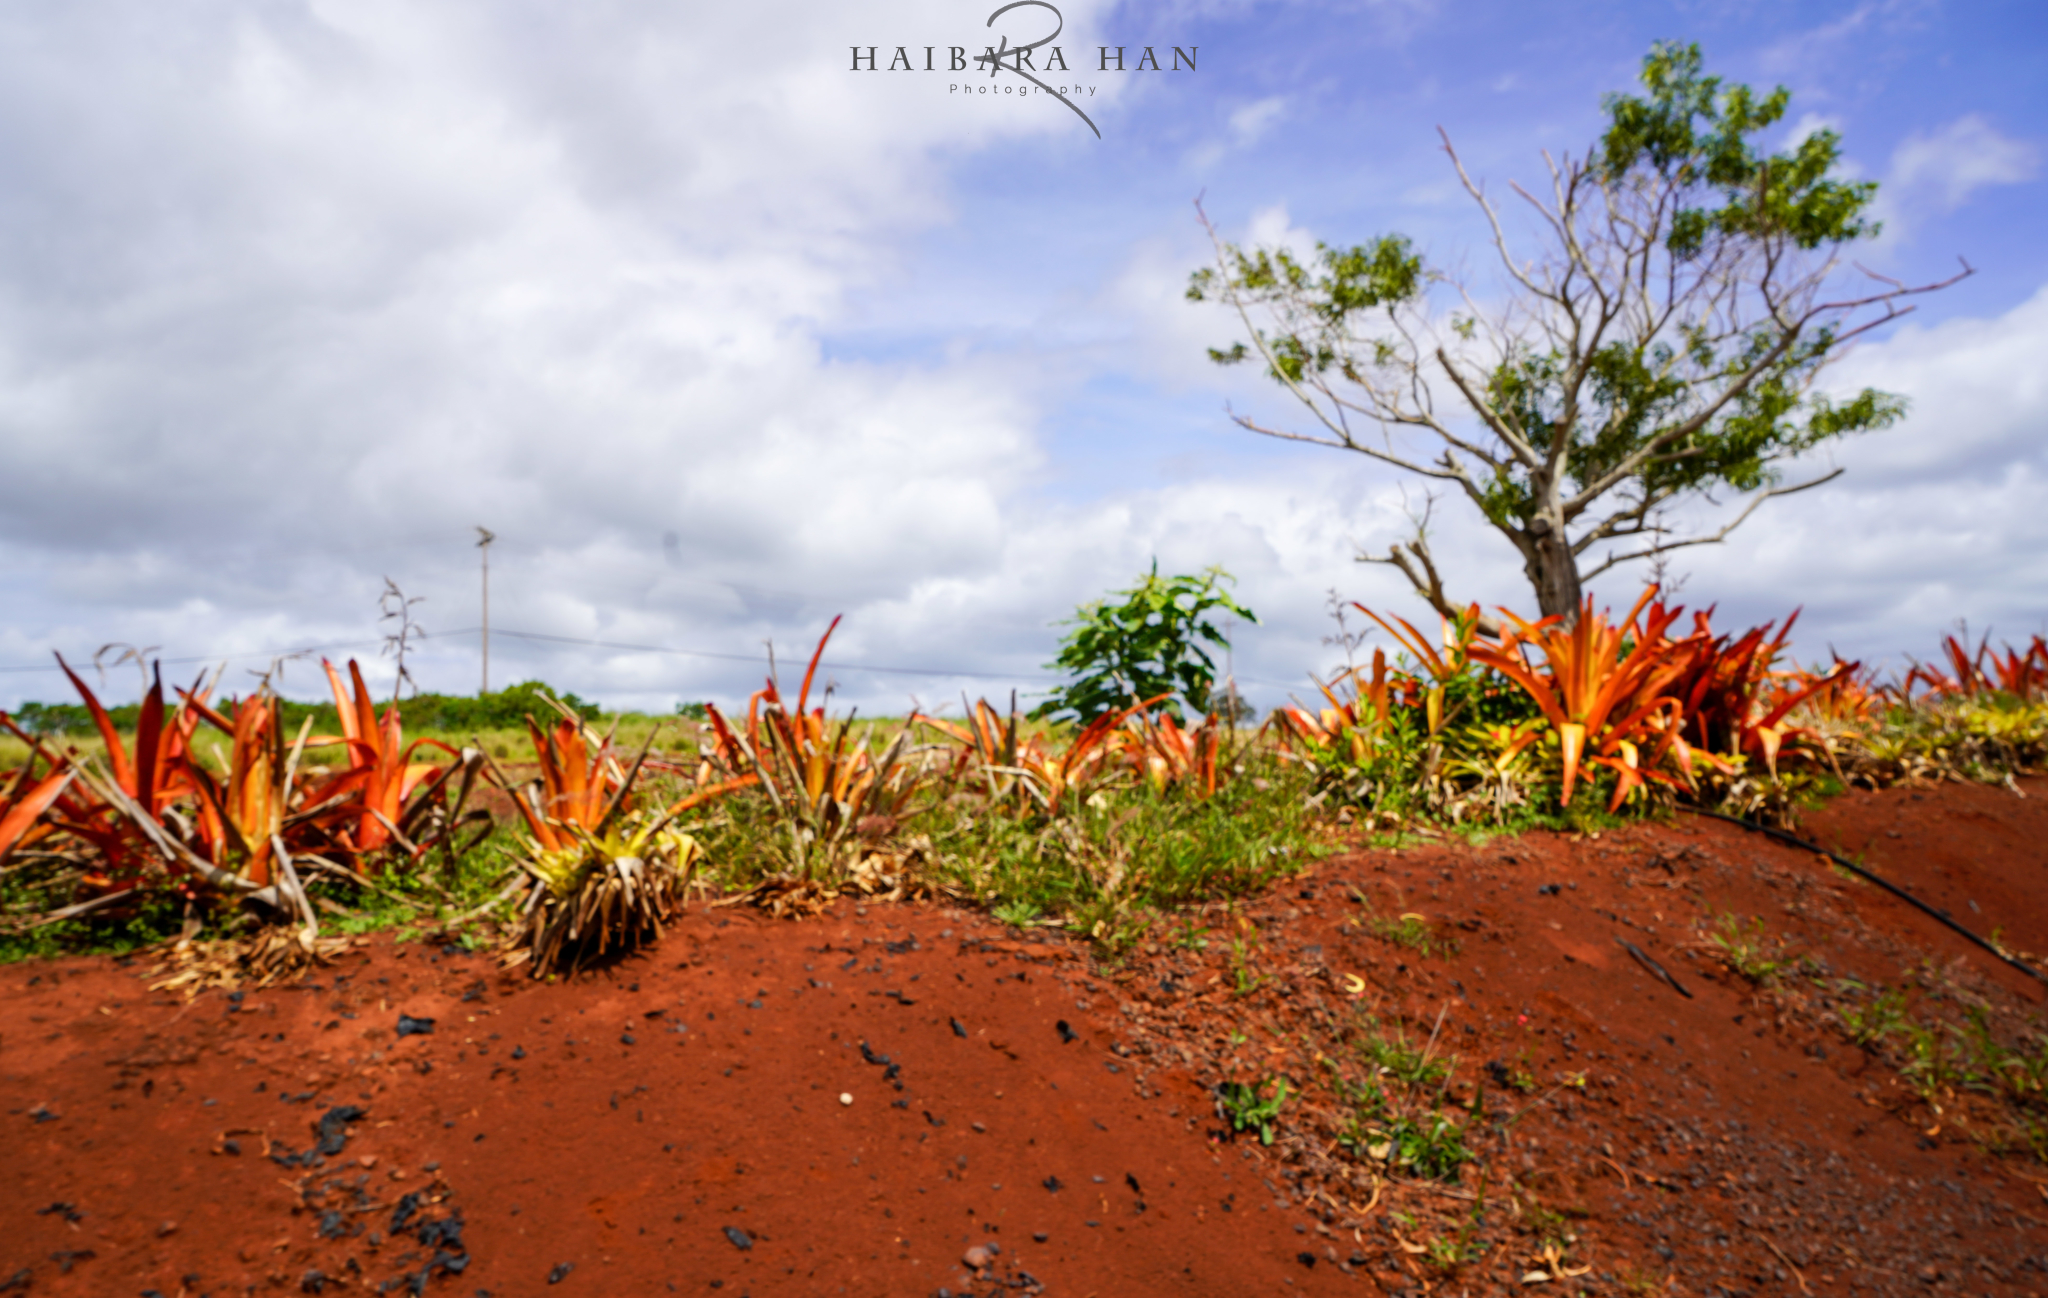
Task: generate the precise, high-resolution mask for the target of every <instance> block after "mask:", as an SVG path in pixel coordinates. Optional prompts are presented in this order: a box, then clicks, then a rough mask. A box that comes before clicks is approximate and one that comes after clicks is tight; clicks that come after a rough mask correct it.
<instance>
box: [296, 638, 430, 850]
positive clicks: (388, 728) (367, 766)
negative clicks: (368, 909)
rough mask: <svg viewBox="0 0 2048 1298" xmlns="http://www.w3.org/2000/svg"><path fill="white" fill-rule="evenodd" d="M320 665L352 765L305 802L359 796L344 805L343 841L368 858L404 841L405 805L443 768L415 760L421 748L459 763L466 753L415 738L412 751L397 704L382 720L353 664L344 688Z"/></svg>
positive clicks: (317, 741) (324, 740)
mask: <svg viewBox="0 0 2048 1298" xmlns="http://www.w3.org/2000/svg"><path fill="white" fill-rule="evenodd" d="M320 666H321V667H322V668H323V669H325V670H326V672H327V684H328V688H329V689H330V690H331V692H332V693H333V695H334V710H335V713H336V715H337V716H339V718H340V720H341V743H342V744H344V745H345V746H346V748H347V751H348V754H349V766H348V769H347V770H345V771H343V772H341V773H340V774H338V775H336V776H334V777H332V778H330V779H329V780H328V781H326V782H325V783H324V784H322V785H320V786H319V787H318V788H317V789H314V790H312V791H310V792H309V794H308V796H307V799H306V800H307V802H308V803H309V804H311V805H318V804H320V803H324V802H328V801H330V800H332V799H334V798H336V797H338V796H342V795H345V794H348V793H351V792H353V793H355V794H356V797H355V798H354V799H352V800H350V801H349V802H347V803H344V804H343V808H342V813H343V816H344V818H346V819H348V820H350V821H351V822H352V823H351V824H350V825H349V827H348V828H347V829H345V830H343V831H342V837H343V842H344V845H345V846H347V847H348V848H349V849H350V850H351V851H352V852H353V854H354V855H356V856H357V857H359V858H360V857H367V856H369V855H370V854H372V853H375V852H378V851H381V850H382V849H384V848H385V847H388V846H391V845H392V844H394V843H397V842H399V841H400V839H399V835H398V834H397V832H396V829H397V826H399V825H400V824H402V823H404V821H405V820H406V817H407V803H408V802H410V801H411V799H412V797H413V795H414V793H415V792H417V791H418V790H419V788H420V786H421V784H422V783H424V782H425V781H427V780H429V779H431V778H432V777H433V776H434V775H435V774H437V773H438V772H439V771H440V769H441V768H440V767H438V766H436V765H435V764H434V763H432V762H417V761H414V760H413V756H414V754H416V753H418V752H419V750H420V749H421V748H436V749H439V750H440V751H442V752H444V753H446V754H448V755H449V756H450V757H453V758H456V759H457V760H460V759H461V756H462V754H461V753H460V752H459V751H458V750H457V749H455V748H454V747H452V746H450V745H448V744H446V743H443V742H442V741H441V740H439V739H426V738H422V739H416V740H414V741H413V742H412V744H411V745H410V746H408V745H407V744H406V743H405V731H404V726H403V723H402V721H401V720H400V717H399V711H398V704H397V703H396V702H393V703H391V704H390V705H388V706H387V707H386V708H385V709H384V714H383V716H381V717H379V716H378V715H377V705H376V700H375V698H374V697H373V696H372V695H371V693H370V688H369V685H368V684H367V683H366V682H365V681H364V680H363V672H362V668H361V667H360V666H358V665H357V663H356V661H355V659H353V658H351V659H349V663H348V674H349V681H348V685H347V686H344V685H343V684H342V680H341V673H339V672H338V671H336V670H335V668H334V664H333V663H331V662H328V661H327V660H326V659H324V658H323V659H321V661H320ZM311 742H312V743H313V744H315V745H329V744H333V743H334V742H335V741H334V740H333V739H332V738H315V739H314V740H312V741H311ZM408 850H409V851H411V852H412V853H413V854H415V855H416V854H417V851H418V849H417V848H416V847H411V846H408Z"/></svg>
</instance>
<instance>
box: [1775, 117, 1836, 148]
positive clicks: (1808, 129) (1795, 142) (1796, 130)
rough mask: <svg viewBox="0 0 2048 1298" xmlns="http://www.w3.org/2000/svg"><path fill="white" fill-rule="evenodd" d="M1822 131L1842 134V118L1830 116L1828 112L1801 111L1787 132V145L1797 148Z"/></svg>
mask: <svg viewBox="0 0 2048 1298" xmlns="http://www.w3.org/2000/svg"><path fill="white" fill-rule="evenodd" d="M1822 131H1833V132H1835V133H1836V134H1837V135H1839V134H1841V131H1842V119H1841V118H1839V117H1834V116H1830V115H1829V114H1827V113H1801V114H1800V116H1799V120H1798V121H1796V122H1794V123H1792V129H1791V130H1789V131H1787V132H1786V133H1785V147H1786V148H1788V149H1796V148H1798V147H1799V146H1800V145H1801V144H1804V143H1805V142H1806V141H1807V139H1808V138H1810V137H1812V136H1815V135H1818V134H1820V132H1822Z"/></svg>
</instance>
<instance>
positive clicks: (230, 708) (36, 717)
mask: <svg viewBox="0 0 2048 1298" xmlns="http://www.w3.org/2000/svg"><path fill="white" fill-rule="evenodd" d="M547 695H552V696H553V697H554V698H556V699H559V700H561V702H562V704H563V706H565V707H568V708H573V709H574V710H575V711H576V712H577V714H578V715H580V716H582V717H584V718H586V719H595V718H597V717H598V716H600V715H602V713H603V709H601V708H600V707H599V706H598V705H597V704H595V703H591V702H588V701H587V700H584V699H581V698H578V697H577V696H576V695H575V694H574V693H572V692H571V691H568V690H557V689H555V688H553V687H552V686H550V685H548V684H547V683H546V682H544V681H521V682H520V683H519V684H517V685H512V686H508V687H507V688H505V689H502V690H493V691H491V692H490V693H487V694H478V695H473V696H464V695H460V694H415V695H411V696H409V697H407V698H406V699H404V700H403V701H402V702H400V704H399V715H400V716H402V717H403V718H404V719H405V728H406V730H407V731H409V732H412V731H435V732H438V733H442V734H466V733H469V732H472V731H483V730H506V729H515V728H517V727H519V726H521V725H523V724H525V719H526V717H527V716H528V715H529V714H531V715H532V716H533V717H534V719H535V720H537V721H540V722H541V723H542V724H544V725H545V724H546V723H547V722H548V720H549V719H550V718H552V717H555V716H556V715H558V714H557V713H556V712H555V710H554V709H553V708H551V707H549V706H548V702H547V698H546V697H544V696H547ZM283 704H284V722H285V730H286V733H288V734H296V733H298V729H299V727H300V726H302V725H304V724H305V719H306V718H307V717H309V716H310V717H312V718H313V730H314V732H315V733H316V734H339V733H341V720H340V718H339V717H338V716H336V715H335V711H334V704H333V703H332V702H327V703H299V702H295V701H293V700H291V699H286V700H284V701H283ZM216 706H217V708H218V710H219V711H220V712H222V713H223V714H224V715H227V716H233V715H234V705H233V704H232V703H223V704H217V705H216ZM692 708H696V709H699V710H701V708H702V705H701V704H695V705H685V706H684V707H683V708H679V709H678V712H679V713H681V714H684V715H688V714H689V713H690V711H691V709H692ZM140 711H141V704H139V703H124V704H122V705H120V706H119V707H109V708H108V709H107V715H108V716H110V717H112V718H113V721H114V725H115V726H116V727H118V728H119V729H122V730H133V729H134V728H135V721H136V717H137V715H138V714H139V713H140ZM378 712H379V714H380V715H381V714H382V712H383V708H382V707H379V708H378ZM13 716H14V719H15V721H16V722H18V723H19V724H20V726H21V728H22V729H24V730H27V731H29V732H30V733H32V734H37V735H66V734H69V735H89V734H91V733H93V723H92V714H91V713H90V712H88V711H86V708H85V705H84V704H83V703H24V704H22V705H21V707H20V708H18V709H16V710H15V711H14V713H13Z"/></svg>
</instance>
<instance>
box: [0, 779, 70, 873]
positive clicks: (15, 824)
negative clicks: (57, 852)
mask: <svg viewBox="0 0 2048 1298" xmlns="http://www.w3.org/2000/svg"><path fill="white" fill-rule="evenodd" d="M22 775H23V776H24V777H25V776H26V775H27V771H26V770H25V769H24V771H23V772H22ZM76 775H77V772H75V771H73V770H71V769H70V768H69V767H68V766H60V767H59V768H58V769H56V770H54V771H51V772H50V773H49V774H48V775H45V776H44V777H43V778H42V779H41V780H39V781H38V782H37V783H36V786H35V787H34V788H32V789H30V790H29V791H28V792H27V793H24V794H21V795H20V796H19V797H16V798H14V799H13V800H12V801H10V802H6V803H0V806H4V807H5V808H6V813H5V814H4V815H0V862H4V861H5V860H6V859H7V855H8V853H10V852H12V851H13V850H14V849H15V847H16V846H18V845H19V844H20V843H21V841H22V839H24V838H25V837H27V835H28V832H29V829H30V827H32V826H33V825H34V824H35V823H36V821H37V820H38V819H39V818H41V816H42V814H43V813H44V812H46V811H48V810H49V809H50V808H51V807H52V806H54V805H55V804H56V802H57V799H58V798H59V797H61V796H62V795H63V793H64V790H65V789H66V788H67V787H69V785H70V784H71V781H72V780H73V779H74V778H75V777H76ZM24 782H25V780H24V779H23V778H20V777H17V779H16V785H17V787H19V785H20V784H22V783H24Z"/></svg>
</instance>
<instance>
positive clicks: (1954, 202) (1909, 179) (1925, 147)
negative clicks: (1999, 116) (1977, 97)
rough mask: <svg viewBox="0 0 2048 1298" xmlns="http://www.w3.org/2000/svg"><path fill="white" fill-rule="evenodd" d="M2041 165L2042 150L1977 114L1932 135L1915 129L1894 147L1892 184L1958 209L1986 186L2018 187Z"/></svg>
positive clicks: (1948, 209)
mask: <svg viewBox="0 0 2048 1298" xmlns="http://www.w3.org/2000/svg"><path fill="white" fill-rule="evenodd" d="M2040 168H2041V151H2040V149H2038V148H2037V147H2035V146H2034V145H2033V144H2030V143H2028V142H2027V141H2025V140H2015V139H2013V138H2011V137H2010V136H2006V135H2001V134H2000V133H1999V132H1998V131H1997V130H1996V129H1995V128H1994V127H1993V126H1992V125H1991V124H1990V123H1989V122H1987V121H1985V120H1984V119H1983V118H1982V117H1980V116H1978V115H1977V114H1975V113H1971V114H1968V115H1966V116H1963V117H1959V118H1957V119H1956V120H1955V121H1953V122H1950V123H1949V124H1948V125H1947V126H1945V127H1943V128H1942V129H1940V130H1939V131H1935V132H1932V133H1924V132H1915V133H1914V134H1912V135H1910V136H1908V137H1907V138H1906V140H1905V142H1904V143H1902V144H1900V145H1899V147H1898V148H1897V149H1895V150H1893V151H1892V170H1891V183H1892V184H1894V185H1897V186H1899V187H1900V188H1903V189H1907V190H1913V191H1918V192H1919V193H1921V194H1925V195H1928V196H1930V197H1932V198H1933V199H1934V200H1935V201H1936V202H1938V203H1939V204H1940V206H1941V207H1942V209H1943V210H1945V211H1954V210H1955V209H1956V208H1958V207H1961V206H1962V205H1963V204H1964V203H1965V202H1966V201H1968V199H1969V197H1970V195H1971V194H1973V193H1975V192H1976V191H1977V190H1979V189H1982V188H1984V187H1985V186H1986V185H2016V184H2019V183H2021V182H2023V181H2028V180H2032V179H2033V178H2034V177H2035V176H2036V175H2037V174H2039V172H2040Z"/></svg>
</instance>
